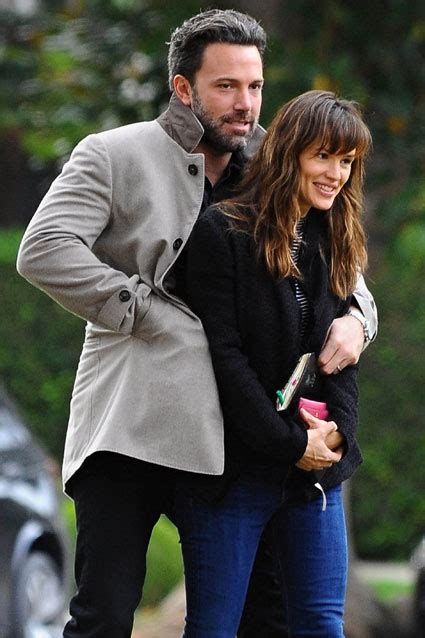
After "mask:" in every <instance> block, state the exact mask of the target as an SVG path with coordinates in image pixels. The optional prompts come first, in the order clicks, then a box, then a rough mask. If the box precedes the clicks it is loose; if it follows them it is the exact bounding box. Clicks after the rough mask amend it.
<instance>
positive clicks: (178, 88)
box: [173, 74, 192, 106]
mask: <svg viewBox="0 0 425 638" xmlns="http://www.w3.org/2000/svg"><path fill="white" fill-rule="evenodd" d="M173 88H174V92H175V94H176V95H177V97H178V98H179V100H181V101H182V102H183V104H184V105H185V106H192V87H191V85H190V82H189V80H188V79H187V78H185V77H184V75H180V74H177V75H175V76H174V78H173Z"/></svg>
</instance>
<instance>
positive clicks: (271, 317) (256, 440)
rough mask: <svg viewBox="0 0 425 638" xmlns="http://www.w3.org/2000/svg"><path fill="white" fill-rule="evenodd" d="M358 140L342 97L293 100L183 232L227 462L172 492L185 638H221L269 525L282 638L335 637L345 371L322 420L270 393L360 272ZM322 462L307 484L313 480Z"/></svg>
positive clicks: (348, 390) (348, 383)
mask: <svg viewBox="0 0 425 638" xmlns="http://www.w3.org/2000/svg"><path fill="white" fill-rule="evenodd" d="M370 142H371V140H370V133H369V130H368V128H367V126H366V125H365V123H364V122H363V120H362V118H361V115H360V112H359V110H358V108H357V107H356V105H355V104H354V103H352V102H348V101H345V100H341V99H339V98H337V97H336V96H335V95H334V94H332V93H329V92H320V91H310V92H307V93H305V94H303V95H301V96H299V97H297V98H295V99H293V100H291V101H290V102H289V103H287V104H285V105H284V106H283V107H282V108H281V109H280V110H279V112H278V113H277V115H276V117H275V118H274V120H273V122H272V124H271V126H270V128H269V130H268V133H267V135H266V136H265V138H264V141H263V143H262V145H261V147H260V149H259V151H258V152H257V154H256V156H255V157H254V158H253V160H252V161H251V163H250V166H249V168H248V170H247V173H246V175H245V178H244V180H243V183H242V185H241V187H240V191H239V194H238V195H236V196H235V197H234V198H233V199H232V200H229V201H226V202H224V203H223V204H221V205H220V206H215V207H211V208H209V209H208V210H207V211H206V212H205V213H204V215H202V217H201V218H200V219H199V220H198V222H197V224H196V226H195V228H194V230H193V234H192V237H191V241H190V244H189V247H188V262H187V277H186V293H185V294H186V297H187V302H188V304H189V306H190V307H191V308H192V309H193V310H194V312H196V314H197V315H199V317H200V318H201V319H202V322H203V324H204V327H205V331H206V334H207V336H208V339H209V343H210V349H211V355H212V359H213V364H214V369H215V374H216V377H217V384H218V388H219V392H220V397H221V402H222V407H223V415H224V423H225V436H226V468H225V473H224V476H223V477H219V478H212V477H211V478H205V479H204V482H203V483H201V481H200V479H196V478H193V479H192V480H190V479H189V481H188V485H186V487H185V489H184V490H181V491H180V494H179V496H178V506H177V508H176V509H177V512H178V517H179V518H181V521H180V522H179V525H180V529H181V540H182V546H183V554H184V559H185V570H186V587H187V624H186V632H185V636H187V638H191V637H192V636H193V637H195V636H196V637H197V638H204V637H205V638H206V637H207V636H208V637H214V638H234V636H235V634H236V631H237V627H238V623H239V619H240V615H241V612H242V608H243V603H244V598H245V595H246V590H247V584H248V579H249V575H250V570H251V568H252V563H253V560H254V557H255V552H256V548H257V545H258V541H259V538H260V536H261V533H262V531H263V529H264V527H265V525H266V523H267V522H268V521H269V519H270V518H271V517H272V516H273V515H275V516H276V517H277V525H278V526H279V527H278V529H279V533H278V538H277V541H278V543H279V546H280V552H281V560H282V570H283V575H284V581H285V586H286V592H287V594H286V601H285V604H286V605H287V615H288V625H289V632H290V635H291V636H321V637H324V636H332V637H333V636H335V637H336V636H338V637H341V636H343V611H344V598H345V586H346V575H347V545H346V532H345V523H344V513H343V503H342V497H341V482H342V481H343V480H345V479H347V478H348V477H349V476H350V475H351V474H352V473H353V471H354V470H355V468H356V467H357V466H358V465H359V464H360V462H361V454H360V450H359V448H358V445H357V443H356V439H355V431H356V426H357V385H356V377H357V369H356V367H348V368H345V369H344V370H342V372H341V373H340V374H338V375H334V376H330V377H324V378H323V380H322V386H321V394H320V396H319V397H317V398H319V399H321V400H322V401H325V402H326V404H327V408H328V410H329V417H328V420H327V421H323V420H320V419H317V418H315V417H313V416H311V415H309V414H308V413H307V412H305V411H303V410H301V412H300V414H297V413H288V412H277V411H276V408H275V398H276V390H278V389H279V388H281V387H282V385H283V384H284V383H285V381H286V380H287V379H288V378H289V376H290V374H291V372H292V370H293V369H294V367H295V364H296V362H297V360H298V358H299V357H300V355H301V354H303V353H305V352H316V354H318V352H319V350H320V347H321V344H322V343H323V342H324V340H325V337H326V333H327V330H328V328H329V326H330V324H331V322H332V320H333V319H334V318H335V317H337V316H341V315H343V314H345V313H346V312H347V309H348V307H349V305H350V303H351V294H352V291H353V289H354V287H355V283H356V280H357V276H358V272H359V270H360V271H364V269H365V266H366V261H367V256H366V248H365V236H364V231H363V228H362V224H361V213H362V182H363V168H364V158H365V155H366V153H367V151H368V149H369V146H370ZM200 409H202V397H200ZM323 468H328V469H326V471H325V473H324V474H323V475H322V476H321V480H320V485H318V483H317V476H316V473H315V471H316V470H322V469H323ZM318 488H320V489H323V490H324V492H325V494H326V499H327V507H326V509H325V510H324V511H323V509H324V508H323V500H322V498H321V492H320V489H318Z"/></svg>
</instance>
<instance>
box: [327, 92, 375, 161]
mask: <svg viewBox="0 0 425 638" xmlns="http://www.w3.org/2000/svg"><path fill="white" fill-rule="evenodd" d="M321 124H322V126H320V128H319V135H318V139H319V145H320V147H321V148H323V149H326V151H327V152H328V153H331V154H335V155H343V154H345V153H350V152H351V151H353V150H355V151H356V157H364V156H365V155H366V153H367V152H368V150H369V147H370V145H371V136H370V132H369V129H368V128H367V126H365V124H364V123H363V121H362V120H361V119H360V118H359V116H358V113H355V112H351V110H349V109H347V108H346V107H345V106H343V105H341V104H338V103H334V104H333V105H332V108H331V109H330V110H329V111H328V113H327V114H326V117H324V118H322V122H321Z"/></svg>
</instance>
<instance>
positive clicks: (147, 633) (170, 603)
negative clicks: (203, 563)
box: [133, 561, 414, 638]
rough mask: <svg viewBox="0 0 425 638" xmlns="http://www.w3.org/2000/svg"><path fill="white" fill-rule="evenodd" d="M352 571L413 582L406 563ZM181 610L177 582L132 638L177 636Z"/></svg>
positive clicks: (405, 607)
mask: <svg viewBox="0 0 425 638" xmlns="http://www.w3.org/2000/svg"><path fill="white" fill-rule="evenodd" d="M356 573H358V575H359V577H360V578H361V580H364V581H365V582H366V583H371V582H372V581H381V580H394V581H396V582H400V583H403V584H405V583H406V584H409V583H413V580H414V572H413V570H412V568H411V567H410V565H409V564H407V563H369V562H367V563H366V562H359V561H357V562H356ZM400 602H401V604H400V614H401V615H403V614H404V615H405V616H406V618H405V619H404V622H405V623H407V622H409V617H408V616H409V614H410V604H409V601H407V600H406V601H400ZM397 604H398V603H397ZM184 613H185V601H184V589H183V586H182V585H181V586H179V587H177V588H176V589H175V590H174V591H173V592H172V593H171V594H170V596H168V597H167V598H166V599H165V600H164V602H163V603H162V605H160V607H159V608H158V609H157V610H156V611H154V612H151V613H146V612H145V613H143V614H140V615H139V616H138V617H137V620H136V623H135V630H134V633H133V638H180V636H181V631H182V626H183V619H184ZM397 635H400V634H397ZM407 635H408V634H407V633H406V636H407ZM259 638H260V637H259ZM261 638H267V637H265V636H264V637H261Z"/></svg>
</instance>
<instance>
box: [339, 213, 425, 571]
mask: <svg viewBox="0 0 425 638" xmlns="http://www.w3.org/2000/svg"><path fill="white" fill-rule="evenodd" d="M387 259H388V261H387V262H386V264H385V268H383V271H382V274H381V275H380V277H379V286H375V298H376V301H377V303H378V307H379V308H380V309H381V313H380V332H379V345H378V344H377V345H376V346H375V345H372V346H371V347H370V350H369V351H368V352H367V353H366V354H365V355H364V360H363V365H362V367H361V407H362V411H361V430H360V441H361V445H362V448H363V451H364V455H365V463H364V465H363V466H362V468H361V470H360V471H359V472H358V475H357V477H356V479H355V481H354V482H353V489H352V493H353V523H354V533H355V537H356V543H357V548H358V550H359V552H360V554H361V555H362V556H363V557H371V558H378V559H379V558H382V559H384V558H391V559H392V560H394V559H406V558H408V557H409V555H410V553H411V551H412V549H413V548H414V547H415V545H416V543H418V541H419V539H420V538H421V537H422V535H423V534H424V532H425V499H424V497H423V485H425V465H424V462H423V459H424V457H425V428H424V416H423V415H424V414H425V393H424V392H423V388H424V387H425V368H424V363H423V344H424V343H425V278H424V276H423V273H424V272H425V220H423V221H422V222H414V223H411V224H406V225H405V226H403V229H402V231H401V232H400V233H399V235H398V237H397V240H396V241H395V242H394V244H393V246H392V247H391V249H390V250H389V251H388V258H387Z"/></svg>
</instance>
